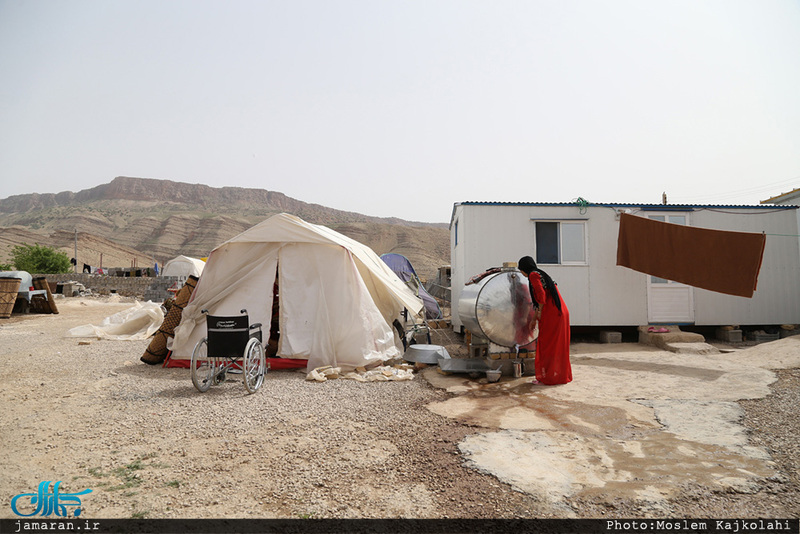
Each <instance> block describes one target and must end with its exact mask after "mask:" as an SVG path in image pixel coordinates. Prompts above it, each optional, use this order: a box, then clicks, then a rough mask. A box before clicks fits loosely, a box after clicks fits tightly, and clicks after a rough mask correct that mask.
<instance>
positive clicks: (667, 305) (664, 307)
mask: <svg viewBox="0 0 800 534" xmlns="http://www.w3.org/2000/svg"><path fill="white" fill-rule="evenodd" d="M648 217H649V218H650V219H655V220H657V221H661V222H668V223H672V224H687V220H686V215H675V214H664V215H659V214H652V215H648ZM647 320H648V322H650V323H651V324H653V323H655V324H665V323H668V324H687V323H694V290H693V288H692V286H687V285H686V284H681V283H678V282H673V281H672V280H666V279H664V278H658V277H657V276H650V275H648V276H647Z"/></svg>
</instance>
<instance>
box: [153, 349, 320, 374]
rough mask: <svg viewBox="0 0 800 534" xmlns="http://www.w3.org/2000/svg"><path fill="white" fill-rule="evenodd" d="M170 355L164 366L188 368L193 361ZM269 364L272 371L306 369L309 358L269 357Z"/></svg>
mask: <svg viewBox="0 0 800 534" xmlns="http://www.w3.org/2000/svg"><path fill="white" fill-rule="evenodd" d="M170 355H171V353H170ZM170 355H168V356H167V359H166V360H164V367H178V368H182V369H188V368H189V367H190V365H191V363H192V361H191V360H173V359H172V358H170ZM267 365H268V366H269V369H270V370H272V371H275V370H281V369H304V368H305V367H306V366H308V360H299V359H292V358H267Z"/></svg>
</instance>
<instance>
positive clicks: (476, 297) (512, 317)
mask: <svg viewBox="0 0 800 534" xmlns="http://www.w3.org/2000/svg"><path fill="white" fill-rule="evenodd" d="M458 316H459V317H460V318H461V323H462V324H463V325H464V328H466V329H467V330H469V331H470V332H472V334H473V335H477V336H480V337H483V338H486V339H488V340H489V341H491V342H492V343H495V344H497V345H501V346H504V347H510V348H513V347H514V346H515V345H519V346H520V347H524V346H525V345H528V344H529V343H531V342H532V341H534V340H535V339H536V333H535V329H532V328H531V323H532V321H531V319H532V316H533V306H532V304H531V293H530V290H529V289H528V280H527V278H525V275H524V274H522V273H521V272H520V271H517V270H516V269H503V270H501V271H500V272H496V273H493V274H489V275H487V276H485V277H484V278H483V279H481V280H480V281H478V282H476V283H474V284H470V285H466V286H464V288H463V289H462V290H461V298H460V299H459V301H458Z"/></svg>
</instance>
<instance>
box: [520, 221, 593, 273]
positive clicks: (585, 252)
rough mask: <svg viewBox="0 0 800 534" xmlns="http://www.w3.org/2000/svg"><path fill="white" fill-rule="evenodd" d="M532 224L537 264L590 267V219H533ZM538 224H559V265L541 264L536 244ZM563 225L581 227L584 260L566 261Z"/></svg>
mask: <svg viewBox="0 0 800 534" xmlns="http://www.w3.org/2000/svg"><path fill="white" fill-rule="evenodd" d="M531 222H532V223H533V251H534V256H535V257H536V259H537V261H536V263H537V264H539V263H541V264H542V265H564V266H570V265H578V266H585V265H589V225H588V222H589V220H588V219H569V218H566V219H552V218H547V219H534V218H531ZM537 223H556V224H557V235H558V250H557V251H556V253H557V256H558V263H545V262H539V261H538V258H539V248H538V245H537V243H536V239H537V228H536V227H537ZM563 224H574V225H579V226H580V227H581V228H582V238H583V260H580V261H573V260H571V261H564V253H563V251H564V232H563V226H562V225H563Z"/></svg>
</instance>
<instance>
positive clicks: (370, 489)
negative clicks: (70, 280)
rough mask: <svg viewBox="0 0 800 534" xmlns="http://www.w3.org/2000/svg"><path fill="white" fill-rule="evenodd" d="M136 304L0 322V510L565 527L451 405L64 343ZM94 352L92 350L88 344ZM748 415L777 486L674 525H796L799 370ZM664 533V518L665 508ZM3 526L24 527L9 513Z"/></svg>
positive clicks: (704, 504) (681, 512) (86, 305)
mask: <svg viewBox="0 0 800 534" xmlns="http://www.w3.org/2000/svg"><path fill="white" fill-rule="evenodd" d="M129 306H130V302H127V303H126V302H119V301H116V302H114V301H109V300H108V299H69V301H68V302H65V301H63V300H62V301H59V309H60V310H61V313H59V314H58V315H30V316H24V317H23V316H20V317H17V316H15V317H12V318H11V319H7V320H2V322H0V354H2V355H3V366H2V371H0V373H1V374H0V376H2V379H3V383H4V388H3V389H2V392H0V398H2V400H3V405H4V406H6V407H7V409H6V410H3V411H2V413H0V433H1V434H2V437H0V445H1V447H0V469H1V470H2V471H1V472H2V475H0V498H1V499H2V501H3V502H5V503H8V502H10V500H11V498H12V497H13V496H14V495H17V494H19V493H22V492H30V491H34V489H35V488H36V486H37V485H38V484H39V482H40V481H43V480H53V481H55V480H61V481H62V483H63V484H62V485H63V488H62V491H69V492H77V491H81V490H83V489H86V488H91V489H92V490H93V491H92V493H91V494H88V495H86V496H84V497H83V499H82V500H83V510H84V511H83V514H82V515H83V517H94V518H128V517H139V518H141V517H144V518H212V517H229V518H239V517H259V518H308V517H312V518H394V517H408V518H448V517H450V518H454V517H459V518H547V517H558V516H559V513H560V512H558V511H556V510H554V509H552V508H551V507H550V505H549V504H548V503H546V502H543V501H542V500H539V499H537V498H536V497H534V496H530V495H526V494H522V493H519V492H517V491H514V490H512V489H511V488H510V487H509V486H507V485H505V484H503V483H500V482H498V481H497V479H496V478H494V477H493V476H491V475H487V474H483V473H480V472H477V471H475V470H472V469H470V468H468V467H466V466H465V465H464V462H463V460H462V458H461V456H460V454H459V452H458V447H457V445H458V443H459V441H460V440H462V439H463V438H464V437H465V436H467V435H469V434H472V433H475V432H480V431H481V430H482V429H480V428H476V427H470V426H465V425H462V424H459V423H457V422H454V421H452V420H449V419H446V418H444V417H441V416H438V415H435V414H433V413H432V412H430V411H429V410H427V409H426V408H425V406H426V405H427V404H428V403H431V402H434V401H437V400H443V399H446V398H447V397H448V394H447V393H445V392H443V391H441V390H437V389H435V388H433V387H432V386H431V385H429V384H428V382H427V381H426V380H425V379H424V378H422V377H421V376H417V377H415V378H414V380H412V381H406V382H381V383H360V382H356V381H353V380H343V379H340V380H331V381H328V382H324V383H316V382H308V381H306V380H305V373H300V372H293V371H277V372H272V373H270V375H269V376H268V377H267V379H266V381H265V383H264V386H263V388H262V389H261V390H260V391H258V392H257V393H256V394H254V395H248V394H247V393H246V391H245V389H244V386H243V384H242V383H241V381H239V380H238V378H237V380H236V381H235V382H234V381H229V382H226V383H224V384H222V385H220V386H216V387H214V388H212V389H211V390H210V391H209V392H207V393H205V394H200V393H198V392H197V391H196V390H195V389H194V388H193V386H192V384H191V380H190V378H189V372H188V370H185V369H162V368H160V367H151V366H147V365H144V364H142V363H140V362H139V357H140V356H141V355H142V353H143V352H144V349H145V348H146V346H147V344H148V342H147V341H133V342H122V341H101V340H91V342H90V343H89V344H81V342H80V341H79V340H76V339H70V338H64V337H63V334H64V333H65V332H66V330H68V329H69V328H71V327H73V326H78V325H83V324H89V323H91V324H99V322H100V321H101V320H102V319H103V318H104V317H107V316H109V315H111V314H112V313H115V312H117V311H120V310H122V309H125V308H127V307H129ZM84 343H85V342H84ZM777 374H778V378H779V379H778V381H777V382H775V383H774V384H773V390H772V391H773V393H772V394H771V395H769V396H768V397H766V398H764V399H759V400H752V401H745V402H742V403H741V404H742V406H743V407H744V408H745V411H746V416H745V421H744V424H745V425H746V426H747V429H748V431H749V433H750V439H751V442H752V444H754V445H758V446H762V447H765V448H766V449H767V450H768V451H769V452H770V454H772V456H773V458H774V460H775V462H776V464H777V470H778V471H779V473H780V474H779V475H778V476H776V477H773V478H772V479H770V480H763V481H761V482H759V483H758V484H757V487H755V488H752V489H750V490H748V491H749V492H748V493H712V492H709V489H708V488H704V487H702V486H697V487H687V488H685V491H684V492H683V493H682V495H681V497H680V498H679V499H676V500H673V501H671V502H670V503H669V504H670V506H669V510H670V517H698V518H700V517H773V518H775V517H789V518H797V517H800V504H798V503H800V477H799V476H798V471H800V469H799V468H798V467H799V466H798V463H799V461H800V460H798V459H799V458H800V446H799V445H798V440H797V436H798V435H800V433H799V431H800V428H799V427H800V421H799V420H798V417H797V407H798V406H800V370H798V369H789V370H784V371H778V372H777ZM567 504H568V505H569V507H570V508H571V509H572V510H573V511H574V516H575V517H589V518H597V517H604V518H605V517H625V518H646V517H652V511H651V510H650V509H649V508H648V506H647V503H642V502H633V501H623V500H619V501H613V503H612V504H609V502H608V500H607V499H604V500H603V501H602V502H600V501H597V502H594V501H587V500H580V499H574V500H571V501H569V502H568V503H567ZM657 515H658V517H663V510H660V512H659V514H657ZM0 516H1V517H7V518H11V517H14V515H13V513H12V511H11V509H10V507H9V506H3V507H2V512H1V513H0Z"/></svg>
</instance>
